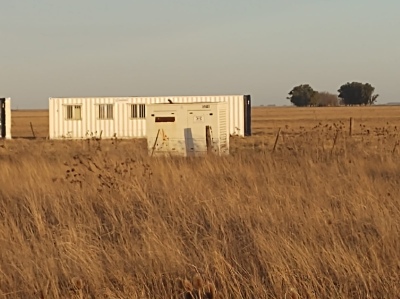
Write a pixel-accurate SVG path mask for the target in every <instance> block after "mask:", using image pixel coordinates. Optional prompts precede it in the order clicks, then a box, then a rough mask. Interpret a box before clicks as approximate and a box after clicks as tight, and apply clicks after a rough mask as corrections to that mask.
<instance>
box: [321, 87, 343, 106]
mask: <svg viewBox="0 0 400 299" xmlns="http://www.w3.org/2000/svg"><path fill="white" fill-rule="evenodd" d="M316 99H317V100H316V102H317V106H319V107H327V106H339V98H338V96H337V95H335V94H332V93H329V92H326V91H322V92H317V94H316Z"/></svg>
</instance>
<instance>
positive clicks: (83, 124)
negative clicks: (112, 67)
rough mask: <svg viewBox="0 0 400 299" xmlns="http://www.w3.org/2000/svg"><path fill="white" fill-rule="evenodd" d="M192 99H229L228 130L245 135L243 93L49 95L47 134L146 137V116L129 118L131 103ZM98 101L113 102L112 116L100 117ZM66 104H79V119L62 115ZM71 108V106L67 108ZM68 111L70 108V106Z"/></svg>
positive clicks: (191, 100) (180, 101)
mask: <svg viewBox="0 0 400 299" xmlns="http://www.w3.org/2000/svg"><path fill="white" fill-rule="evenodd" d="M168 100H171V101H172V102H174V103H194V102H229V119H230V124H229V131H230V132H229V133H230V134H234V135H239V136H244V129H245V128H244V101H245V96H243V95H226V96H225V95H222V96H181V97H176V96H171V97H167V96H164V97H115V98H114V97H113V98H50V99H49V137H50V139H62V138H70V139H80V138H87V137H90V136H97V137H99V136H100V132H102V135H101V136H102V138H112V137H114V136H115V135H116V136H117V138H135V137H146V119H145V118H132V117H131V116H132V115H131V105H132V104H155V103H167V102H168ZM99 104H113V107H114V108H113V118H112V119H99V118H98V115H99V112H98V107H97V105H99ZM66 105H74V106H75V105H79V106H81V108H80V109H81V120H71V119H70V120H67V119H65V111H64V109H67V108H66ZM68 109H73V108H68ZM70 111H71V110H70Z"/></svg>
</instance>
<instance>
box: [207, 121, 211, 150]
mask: <svg viewBox="0 0 400 299" xmlns="http://www.w3.org/2000/svg"><path fill="white" fill-rule="evenodd" d="M206 146H207V154H210V153H211V152H212V142H211V126H206Z"/></svg>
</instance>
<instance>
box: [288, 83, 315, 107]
mask: <svg viewBox="0 0 400 299" xmlns="http://www.w3.org/2000/svg"><path fill="white" fill-rule="evenodd" d="M316 94H317V92H316V91H314V89H312V87H311V86H310V85H308V84H302V85H298V86H296V87H294V88H293V89H292V90H291V91H290V92H289V95H290V97H288V98H287V99H288V100H290V102H291V103H292V104H294V105H295V106H298V107H305V106H316V104H317V103H316V100H317V99H316Z"/></svg>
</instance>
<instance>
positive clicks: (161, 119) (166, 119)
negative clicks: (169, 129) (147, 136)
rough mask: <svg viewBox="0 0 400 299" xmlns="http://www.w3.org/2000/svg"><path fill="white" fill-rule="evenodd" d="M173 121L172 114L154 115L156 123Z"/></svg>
mask: <svg viewBox="0 0 400 299" xmlns="http://www.w3.org/2000/svg"><path fill="white" fill-rule="evenodd" d="M173 122H175V117H174V116H158V117H156V123H173Z"/></svg>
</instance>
